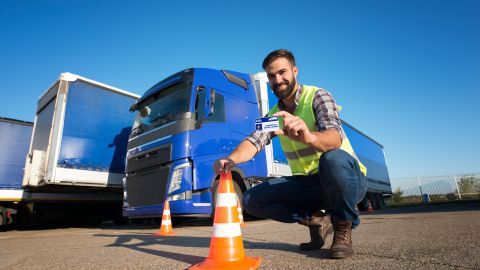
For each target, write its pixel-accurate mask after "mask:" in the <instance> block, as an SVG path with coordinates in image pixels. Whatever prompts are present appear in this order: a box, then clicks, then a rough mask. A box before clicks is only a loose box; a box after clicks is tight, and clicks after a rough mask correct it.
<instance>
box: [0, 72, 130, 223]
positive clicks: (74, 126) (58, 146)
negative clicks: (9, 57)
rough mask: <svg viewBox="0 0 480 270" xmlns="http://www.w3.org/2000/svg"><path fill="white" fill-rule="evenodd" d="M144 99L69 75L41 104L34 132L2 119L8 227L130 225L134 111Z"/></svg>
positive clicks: (2, 199)
mask: <svg viewBox="0 0 480 270" xmlns="http://www.w3.org/2000/svg"><path fill="white" fill-rule="evenodd" d="M138 98H139V96H138V95H135V94H132V93H129V92H127V91H124V90H121V89H118V88H115V87H112V86H109V85H106V84H103V83H100V82H97V81H93V80H90V79H87V78H84V77H81V76H78V75H74V74H71V73H62V74H61V75H60V77H59V78H58V79H57V80H56V81H55V82H54V83H53V85H51V86H50V87H49V88H48V89H47V91H46V92H45V93H44V94H43V95H41V97H40V98H39V99H38V102H37V108H36V116H35V121H34V124H33V129H32V126H31V123H21V122H19V121H16V122H15V121H2V126H1V131H2V133H1V134H2V150H5V151H2V153H1V154H0V155H1V160H2V165H1V166H2V167H0V175H1V179H0V184H1V185H0V207H1V208H0V209H3V213H6V215H7V216H9V217H10V218H9V219H8V220H7V221H4V222H3V223H4V224H3V225H7V224H8V223H12V222H13V223H14V224H18V225H27V226H28V225H38V224H45V223H49V222H55V223H58V222H59V221H62V222H63V221H65V222H67V224H87V225H96V224H99V223H100V222H102V221H104V220H114V221H115V222H117V223H124V222H126V221H128V220H126V219H125V218H124V217H123V215H122V193H123V189H122V187H123V182H122V179H123V177H124V168H125V155H126V151H127V142H128V136H129V134H130V130H131V125H132V122H133V120H134V115H132V114H131V113H129V111H128V109H129V107H130V106H131V104H132V103H133V102H135V101H136V100H137V99H138ZM4 122H5V123H4ZM19 129H22V132H20V131H18V132H17V130H19ZM18 134H20V135H21V136H20V135H18ZM21 160H22V162H20V161H21ZM11 162H15V164H14V166H10V165H9V163H11ZM20 163H21V165H20ZM0 225H1V224H0Z"/></svg>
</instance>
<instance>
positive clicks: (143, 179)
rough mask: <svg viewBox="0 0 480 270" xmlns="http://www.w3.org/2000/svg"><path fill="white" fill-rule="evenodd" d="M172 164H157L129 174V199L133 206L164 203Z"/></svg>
mask: <svg viewBox="0 0 480 270" xmlns="http://www.w3.org/2000/svg"><path fill="white" fill-rule="evenodd" d="M169 171H170V166H165V167H162V166H156V167H151V168H148V169H144V170H140V171H137V172H135V173H133V174H129V175H127V177H126V178H127V179H126V181H127V182H126V185H127V188H126V190H127V200H128V204H129V205H130V206H131V207H138V206H151V205H157V204H162V203H163V202H164V200H165V192H166V189H167V184H168V172H169Z"/></svg>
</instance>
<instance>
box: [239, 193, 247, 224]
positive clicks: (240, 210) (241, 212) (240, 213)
mask: <svg viewBox="0 0 480 270" xmlns="http://www.w3.org/2000/svg"><path fill="white" fill-rule="evenodd" d="M237 211H238V220H240V227H246V226H247V223H245V221H244V220H243V210H242V204H241V203H240V200H239V199H238V196H237Z"/></svg>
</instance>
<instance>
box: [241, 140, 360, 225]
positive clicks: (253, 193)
mask: <svg viewBox="0 0 480 270" xmlns="http://www.w3.org/2000/svg"><path fill="white" fill-rule="evenodd" d="M365 192H366V180H365V177H364V176H363V174H362V172H361V171H360V167H359V165H358V162H357V161H356V160H355V159H354V158H353V157H352V156H351V155H349V154H348V153H347V152H345V151H343V150H340V149H336V150H332V151H329V152H326V153H323V155H322V156H321V158H320V165H319V168H318V173H317V174H313V175H305V176H285V177H279V178H275V179H272V180H270V181H266V182H263V183H262V184H259V185H256V186H254V187H253V188H251V189H249V190H247V192H245V194H244V197H243V207H244V209H245V210H246V211H247V212H248V213H249V214H251V215H253V216H257V217H261V218H268V219H273V220H276V221H280V222H286V223H293V222H297V221H299V220H302V219H308V218H310V217H311V215H312V213H313V212H314V211H317V210H326V211H327V213H329V214H330V215H331V217H332V219H333V220H341V221H345V220H348V221H352V222H353V227H356V226H357V225H358V224H359V223H360V220H359V218H358V213H357V211H356V210H355V205H356V204H357V203H359V202H360V201H361V200H362V198H363V196H364V195H365Z"/></svg>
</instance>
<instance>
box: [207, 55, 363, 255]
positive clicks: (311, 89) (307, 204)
mask: <svg viewBox="0 0 480 270" xmlns="http://www.w3.org/2000/svg"><path fill="white" fill-rule="evenodd" d="M262 67H263V69H264V70H265V72H266V73H267V77H268V80H269V83H270V87H271V89H272V90H273V92H274V93H275V95H276V96H277V98H278V103H277V105H275V106H274V107H273V108H271V109H270V111H269V113H268V116H278V117H279V120H280V125H281V126H282V129H279V130H277V131H273V132H269V133H257V132H253V133H252V134H251V135H250V136H248V137H247V138H246V139H245V140H243V141H242V142H241V143H240V144H239V145H238V146H237V148H236V149H235V150H234V151H233V152H232V153H231V154H230V155H229V156H228V157H225V158H222V159H219V160H217V161H216V162H215V163H214V170H215V173H216V174H220V173H221V172H228V171H230V170H231V169H232V168H233V167H235V166H236V164H239V163H242V162H246V161H248V160H250V159H252V158H253V157H254V156H255V155H256V154H257V153H258V152H260V151H261V150H262V149H263V147H264V146H265V145H266V144H268V143H270V141H271V140H272V138H273V137H274V136H278V138H279V139H280V143H281V146H282V149H283V151H284V153H285V156H286V158H287V161H288V164H289V166H290V169H291V170H292V176H285V177H279V178H275V179H272V180H270V181H266V182H263V183H262V184H259V185H256V186H254V187H253V188H251V189H249V190H247V192H246V193H245V194H244V199H243V207H244V209H245V210H246V211H247V212H248V213H249V214H251V215H254V216H258V217H261V218H269V219H273V220H276V221H280V222H285V223H294V222H298V223H299V224H302V225H305V226H308V228H309V230H310V237H311V241H310V242H308V243H302V244H301V245H300V249H301V250H316V249H321V248H322V247H323V245H324V243H325V239H326V237H327V235H328V234H329V233H331V232H332V227H333V231H334V237H333V243H332V245H331V246H330V253H331V257H332V258H336V259H340V258H346V257H349V256H351V255H352V254H353V246H352V237H351V235H352V228H354V227H356V226H357V225H358V224H359V223H360V220H359V216H358V213H357V211H356V210H355V205H356V204H357V203H358V202H360V200H361V199H362V198H363V196H364V195H365V191H366V180H365V175H366V168H365V166H363V165H362V163H361V162H360V161H359V160H358V158H357V157H356V155H355V153H354V152H353V149H352V147H351V145H350V142H349V140H348V138H347V137H346V135H345V132H344V131H343V128H342V124H341V121H340V118H339V107H338V106H337V104H336V103H335V101H334V100H333V97H332V95H331V94H330V93H329V92H327V91H325V90H324V89H322V88H318V87H315V86H308V85H301V84H299V83H298V82H297V76H298V67H297V66H296V64H295V58H294V56H293V54H292V53H291V52H290V51H288V50H285V49H280V50H275V51H273V52H271V53H270V54H268V55H267V57H266V58H265V59H264V61H263V65H262ZM332 224H333V226H332Z"/></svg>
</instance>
